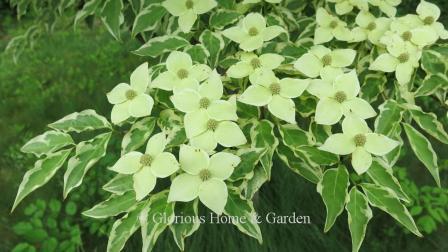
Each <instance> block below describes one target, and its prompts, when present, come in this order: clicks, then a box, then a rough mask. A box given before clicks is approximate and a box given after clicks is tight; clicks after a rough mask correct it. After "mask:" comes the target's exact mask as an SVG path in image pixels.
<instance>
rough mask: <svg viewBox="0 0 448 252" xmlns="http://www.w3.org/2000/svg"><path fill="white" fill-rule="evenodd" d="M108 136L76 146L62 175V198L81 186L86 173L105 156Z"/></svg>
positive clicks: (105, 134) (97, 137)
mask: <svg viewBox="0 0 448 252" xmlns="http://www.w3.org/2000/svg"><path fill="white" fill-rule="evenodd" d="M110 136H111V133H103V134H100V135H98V136H96V137H94V138H92V139H90V140H89V141H83V142H80V143H79V144H78V145H76V154H75V156H73V157H71V158H70V159H69V160H68V166H67V170H66V171H65V174H64V198H66V197H67V195H68V194H69V192H70V191H71V190H73V189H74V188H76V187H78V186H79V185H81V183H82V180H83V178H84V176H85V175H86V173H87V171H88V170H89V169H90V168H92V166H93V165H95V164H96V162H98V160H100V159H101V158H102V157H104V155H106V149H107V144H108V142H109V139H110Z"/></svg>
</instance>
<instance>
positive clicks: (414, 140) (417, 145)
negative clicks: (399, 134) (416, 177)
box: [403, 123, 440, 187]
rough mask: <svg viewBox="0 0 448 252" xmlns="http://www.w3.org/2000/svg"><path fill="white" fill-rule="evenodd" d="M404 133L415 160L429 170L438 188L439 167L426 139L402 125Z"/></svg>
mask: <svg viewBox="0 0 448 252" xmlns="http://www.w3.org/2000/svg"><path fill="white" fill-rule="evenodd" d="M403 127H404V131H405V132H406V136H407V137H408V140H409V144H410V145H411V148H412V150H413V151H414V153H415V155H416V156H417V158H418V159H419V160H420V161H421V162H422V163H423V164H424V165H425V167H426V168H427V169H428V170H429V172H430V173H431V175H432V176H433V178H434V180H435V181H436V183H437V185H438V186H439V187H440V176H439V166H438V165H437V154H436V153H435V152H434V149H433V148H432V146H431V143H430V142H429V141H428V139H427V138H426V137H425V136H424V135H423V134H422V133H420V132H418V131H417V130H416V129H414V128H413V127H412V126H411V125H409V124H407V123H403Z"/></svg>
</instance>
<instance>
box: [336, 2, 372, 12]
mask: <svg viewBox="0 0 448 252" xmlns="http://www.w3.org/2000/svg"><path fill="white" fill-rule="evenodd" d="M327 2H330V3H335V5H334V9H335V11H336V14H338V15H345V14H347V13H349V12H351V11H352V10H353V8H354V7H356V8H358V9H360V10H363V11H368V10H369V4H368V2H367V1H366V0H327Z"/></svg>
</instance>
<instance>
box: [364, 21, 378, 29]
mask: <svg viewBox="0 0 448 252" xmlns="http://www.w3.org/2000/svg"><path fill="white" fill-rule="evenodd" d="M375 28H376V23H375V22H370V23H369V25H367V28H366V29H367V30H369V31H373V30H375Z"/></svg>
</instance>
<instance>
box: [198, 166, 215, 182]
mask: <svg viewBox="0 0 448 252" xmlns="http://www.w3.org/2000/svg"><path fill="white" fill-rule="evenodd" d="M211 177H212V174H211V173H210V171H209V170H207V169H203V170H201V171H200V172H199V178H200V179H201V180H202V181H207V180H209V179H210V178H211Z"/></svg>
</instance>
